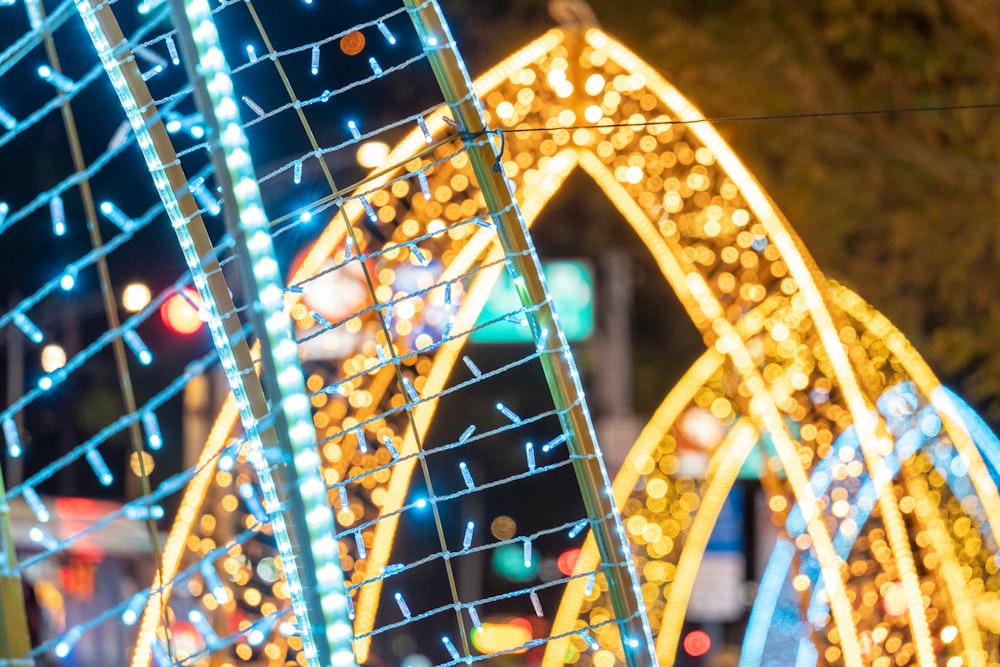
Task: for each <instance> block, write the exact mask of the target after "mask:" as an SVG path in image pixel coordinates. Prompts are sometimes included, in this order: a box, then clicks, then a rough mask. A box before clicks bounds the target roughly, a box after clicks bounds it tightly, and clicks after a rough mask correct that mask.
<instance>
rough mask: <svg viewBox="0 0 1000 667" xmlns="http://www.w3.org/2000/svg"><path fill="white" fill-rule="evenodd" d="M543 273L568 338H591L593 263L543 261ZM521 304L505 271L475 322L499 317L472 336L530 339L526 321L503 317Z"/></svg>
mask: <svg viewBox="0 0 1000 667" xmlns="http://www.w3.org/2000/svg"><path fill="white" fill-rule="evenodd" d="M542 273H543V274H544V275H545V283H546V285H547V286H548V289H549V295H550V296H551V297H552V302H553V304H554V305H555V310H556V314H558V315H559V324H560V325H562V330H563V333H564V334H566V339H567V340H570V341H579V340H586V339H587V338H589V337H590V335H591V334H592V333H593V332H594V279H593V276H592V275H591V273H592V272H591V270H590V265H589V264H588V263H587V262H583V261H579V260H558V261H551V262H543V263H542ZM520 308H521V301H520V299H519V298H518V296H517V291H516V290H515V289H514V284H513V282H512V281H511V278H510V274H509V273H508V272H506V271H503V272H502V273H501V274H500V277H499V278H498V279H497V282H496V284H495V285H493V291H492V292H490V296H489V298H488V299H487V300H486V305H485V306H483V310H482V312H481V313H479V319H478V320H476V326H477V327H478V326H481V325H483V324H486V323H487V322H490V321H492V320H499V321H497V322H494V323H493V324H491V325H489V326H486V327H483V328H482V329H476V331H474V332H473V333H472V335H471V336H470V340H471V341H472V342H474V343H522V342H525V343H530V342H531V340H532V338H531V330H530V329H529V328H528V326H527V324H520V323H517V322H510V321H508V320H506V319H504V316H505V315H508V314H509V313H513V312H516V311H518V310H519V309H520ZM519 319H523V317H520V318H519Z"/></svg>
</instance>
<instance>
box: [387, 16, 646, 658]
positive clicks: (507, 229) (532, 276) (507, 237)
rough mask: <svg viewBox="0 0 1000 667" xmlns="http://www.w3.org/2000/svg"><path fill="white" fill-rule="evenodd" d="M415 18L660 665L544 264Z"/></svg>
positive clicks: (620, 579)
mask: <svg viewBox="0 0 1000 667" xmlns="http://www.w3.org/2000/svg"><path fill="white" fill-rule="evenodd" d="M404 4H405V5H406V7H407V8H408V9H409V10H410V17H411V19H412V20H413V23H414V25H415V26H416V29H417V34H418V35H419V36H420V39H421V40H422V43H423V47H424V50H425V51H426V52H427V56H428V59H429V61H430V64H431V67H432V68H433V70H434V75H435V77H436V78H437V81H438V85H439V86H440V87H441V91H442V93H443V94H444V98H445V101H446V102H447V104H448V107H449V108H450V109H451V112H452V114H453V115H454V119H455V121H456V122H457V123H458V126H459V128H460V131H461V132H462V133H463V134H464V136H465V137H466V139H467V140H468V155H469V163H470V164H471V165H472V168H473V171H474V172H475V175H476V179H477V181H478V183H479V187H480V188H481V189H482V193H483V197H484V199H485V201H486V206H487V207H488V209H489V210H490V211H491V213H492V215H493V219H494V221H495V223H496V225H497V233H498V234H499V237H500V242H501V244H502V245H503V248H504V250H505V252H506V253H507V256H508V258H509V259H510V261H511V262H512V263H513V265H514V269H515V271H516V273H517V275H518V276H521V277H522V278H523V281H521V285H519V286H518V292H519V296H520V298H521V303H522V304H523V305H524V306H536V305H538V304H541V306H540V307H539V308H537V310H535V311H534V315H532V316H530V319H531V320H532V322H531V324H532V327H533V329H534V333H535V336H536V342H537V344H538V346H539V348H540V349H545V350H552V351H553V352H552V353H548V354H543V355H542V356H541V362H542V366H543V368H544V371H545V377H546V380H547V382H548V385H549V391H550V392H551V394H552V397H553V400H554V402H555V406H556V408H557V409H558V410H559V411H560V414H561V421H562V426H563V431H564V433H565V434H566V437H567V444H568V445H569V447H570V451H571V453H572V456H573V467H574V471H575V472H576V476H577V481H578V483H579V485H580V491H581V494H582V496H583V500H584V503H585V505H586V507H587V512H588V514H589V516H590V526H591V529H592V530H593V534H594V537H595V540H596V543H597V548H598V551H599V552H600V554H601V561H602V563H603V566H604V574H605V577H606V579H607V585H608V595H609V597H610V598H611V605H612V607H613V609H614V612H615V616H616V617H617V619H618V625H619V630H620V632H621V637H622V646H623V649H624V652H625V660H626V663H627V664H628V665H629V666H630V667H640V666H644V665H654V664H656V658H655V655H654V644H653V640H652V635H651V632H650V630H649V627H648V618H647V615H646V613H645V609H644V605H643V602H642V597H641V594H640V592H639V584H638V578H637V575H636V572H635V566H634V563H633V561H632V554H631V551H630V548H629V545H628V541H627V539H626V538H625V531H624V528H623V526H622V524H621V520H620V517H619V516H618V514H617V509H616V508H615V505H614V502H613V501H612V498H611V496H610V493H609V489H610V481H609V480H608V476H607V471H606V470H605V469H604V464H603V462H602V461H601V458H600V455H599V453H598V450H597V445H596V442H595V437H594V431H593V426H592V425H591V423H590V416H589V414H588V412H587V410H586V408H585V406H584V402H583V391H582V390H581V388H580V385H579V380H578V375H577V371H576V368H575V366H574V364H573V362H572V360H571V359H570V358H568V357H566V356H564V355H563V350H565V349H566V348H567V345H566V342H565V340H564V339H563V337H562V332H561V330H560V329H559V328H558V327H557V326H556V321H555V317H554V314H553V311H552V308H551V304H550V303H549V301H548V297H547V293H546V289H545V285H544V283H543V282H542V274H541V268H540V266H539V265H538V262H537V256H536V254H535V252H534V248H533V247H532V244H531V241H530V239H529V238H528V235H527V232H526V230H525V226H524V223H523V221H522V220H521V217H520V212H519V210H518V208H517V207H516V205H515V203H514V201H513V197H512V196H511V192H510V188H509V187H508V185H507V182H506V177H505V176H504V174H503V171H502V170H497V171H494V165H495V164H496V160H497V155H496V153H495V151H494V148H493V145H492V143H491V141H490V140H489V139H490V137H489V135H488V134H487V128H486V125H485V123H484V121H483V115H482V110H481V109H480V107H479V104H478V100H477V98H476V96H475V93H474V91H473V89H472V83H471V81H470V79H469V76H468V73H467V72H466V71H465V66H464V65H463V64H462V62H461V60H459V58H458V55H457V53H456V51H455V49H454V48H453V43H452V37H451V34H450V31H449V30H448V28H447V25H446V23H445V21H444V18H443V17H442V16H441V13H440V9H439V8H438V5H437V3H436V2H428V1H426V0H404Z"/></svg>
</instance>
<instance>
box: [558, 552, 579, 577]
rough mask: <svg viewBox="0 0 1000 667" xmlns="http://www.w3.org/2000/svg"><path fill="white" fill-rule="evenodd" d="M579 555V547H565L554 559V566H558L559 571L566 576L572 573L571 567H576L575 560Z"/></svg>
mask: <svg viewBox="0 0 1000 667" xmlns="http://www.w3.org/2000/svg"><path fill="white" fill-rule="evenodd" d="M579 557H580V550H579V549H567V550H566V551H564V552H562V553H561V554H559V558H558V559H556V567H558V568H559V571H560V572H562V573H563V574H564V575H566V576H567V577H568V576H570V575H571V574H573V568H574V567H576V560H577V559H578V558H579Z"/></svg>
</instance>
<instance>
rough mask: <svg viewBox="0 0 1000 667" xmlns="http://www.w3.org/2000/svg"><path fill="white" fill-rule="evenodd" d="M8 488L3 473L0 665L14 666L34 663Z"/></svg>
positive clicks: (0, 492) (0, 484) (0, 495)
mask: <svg viewBox="0 0 1000 667" xmlns="http://www.w3.org/2000/svg"><path fill="white" fill-rule="evenodd" d="M6 495H7V489H6V487H5V486H4V483H3V475H0V552H2V553H0V558H2V559H3V560H2V561H0V610H2V611H3V620H2V621H0V665H3V666H4V667H15V666H24V667H28V666H29V665H34V664H35V663H34V661H32V659H31V657H30V654H31V638H30V636H29V635H28V616H27V614H26V613H25V610H24V591H23V590H22V589H21V576H20V575H19V574H18V572H17V569H16V568H17V554H15V553H14V538H13V535H12V533H11V526H10V506H9V505H8V504H7V501H6V500H5V499H4V498H5V496H6Z"/></svg>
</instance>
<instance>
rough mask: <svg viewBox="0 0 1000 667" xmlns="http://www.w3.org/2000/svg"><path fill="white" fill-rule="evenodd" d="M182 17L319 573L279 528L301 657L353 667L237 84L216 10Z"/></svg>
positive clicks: (195, 7) (336, 564) (193, 10)
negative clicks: (214, 127)
mask: <svg viewBox="0 0 1000 667" xmlns="http://www.w3.org/2000/svg"><path fill="white" fill-rule="evenodd" d="M184 11H185V14H186V16H187V19H188V23H189V24H190V29H191V35H192V37H193V40H194V46H195V48H196V50H197V52H198V60H199V62H198V72H199V74H200V75H201V76H202V78H203V79H204V81H205V84H206V89H207V92H208V96H209V98H210V100H211V103H212V105H213V110H214V114H215V119H216V122H217V124H218V131H219V134H218V140H219V144H220V147H221V149H222V154H223V156H224V158H225V162H226V167H227V169H228V172H229V173H228V175H229V179H230V183H231V184H232V193H233V198H234V201H233V204H234V205H235V209H236V211H237V212H238V214H239V221H238V225H239V228H240V231H241V233H242V239H241V240H240V241H238V242H237V245H240V242H241V241H242V243H243V244H244V247H243V248H242V250H244V251H245V252H246V261H248V262H249V266H250V267H252V273H253V280H254V287H255V288H256V301H257V304H256V305H255V308H256V309H257V310H258V312H260V313H261V314H262V316H263V319H264V325H263V330H262V331H258V336H259V337H260V339H261V343H262V350H263V354H265V355H269V356H270V362H271V364H270V365H271V371H272V372H273V379H274V381H275V383H276V385H277V392H278V395H276V396H272V397H271V401H272V410H274V411H275V412H278V415H277V417H278V420H277V421H278V423H279V424H280V423H281V422H282V421H283V422H284V427H285V431H286V432H285V433H282V434H281V435H283V436H285V437H286V438H287V441H286V442H285V443H284V444H285V446H287V447H288V448H289V450H290V451H289V453H290V455H291V462H292V471H294V472H293V474H294V477H295V478H297V483H298V488H297V491H298V494H297V496H296V497H292V498H290V499H289V502H292V503H294V504H296V507H295V509H296V510H298V511H297V512H295V514H301V516H302V517H303V518H304V521H303V522H301V523H300V525H298V526H296V528H297V529H298V532H299V533H300V539H301V540H303V543H301V544H299V545H298V549H299V551H305V550H308V552H309V555H310V556H311V564H312V565H313V567H314V568H315V571H306V570H308V568H305V569H303V571H301V572H300V571H299V567H298V564H299V563H300V562H302V560H303V558H302V556H303V554H301V553H299V554H296V553H294V552H293V550H292V544H291V542H290V540H289V536H288V533H287V531H285V530H280V531H279V530H278V526H277V525H276V526H275V538H276V541H277V542H278V549H279V551H280V552H281V554H282V565H283V567H284V569H285V577H286V581H287V583H288V587H289V592H290V594H291V597H292V605H293V609H294V610H295V613H296V616H297V617H298V619H299V623H300V625H301V626H302V627H304V628H308V630H307V631H305V632H304V633H303V638H302V639H303V653H304V655H305V656H306V659H307V661H308V663H309V664H310V665H315V666H316V667H320V666H321V665H322V666H323V667H326V666H328V665H334V666H340V665H354V664H355V660H354V652H353V649H352V645H351V641H352V626H351V622H350V618H349V616H348V605H347V594H346V592H345V590H344V574H343V570H342V569H341V565H340V556H339V550H338V543H337V537H336V535H337V533H336V528H335V526H334V521H333V511H332V510H331V508H330V505H329V502H328V501H327V496H326V485H325V484H324V481H323V477H322V475H321V471H320V457H319V454H318V453H317V452H316V431H315V429H314V427H313V423H312V413H311V409H310V401H309V397H308V395H307V393H306V388H305V378H304V377H303V374H302V369H301V367H300V365H299V358H298V348H297V346H296V344H295V339H294V337H293V334H292V325H291V322H290V320H289V317H288V315H287V314H286V313H285V300H284V288H283V283H282V281H281V276H280V273H279V270H278V263H277V261H276V259H275V252H274V246H273V242H272V239H271V235H270V232H269V228H270V223H269V221H268V219H267V215H266V213H265V211H264V206H263V202H262V201H261V196H260V190H259V188H258V185H257V181H256V177H255V175H254V169H253V162H252V160H251V158H250V146H249V142H248V140H247V137H246V134H245V132H244V131H243V126H242V122H241V120H240V113H239V105H238V104H237V98H236V94H235V92H234V90H233V81H232V78H231V75H230V71H229V66H228V64H227V62H226V59H225V56H224V55H223V52H222V48H221V45H220V43H219V34H218V31H217V29H216V26H215V23H214V21H213V19H212V12H211V8H210V7H209V4H208V2H207V0H189V1H187V2H185V3H184ZM266 365H267V364H265V366H266ZM258 467H263V466H258ZM292 471H289V472H290V473H291V472H292ZM290 476H291V475H290ZM303 577H305V578H306V579H307V580H308V582H309V584H308V586H306V585H304V584H303V581H302V579H303Z"/></svg>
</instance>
